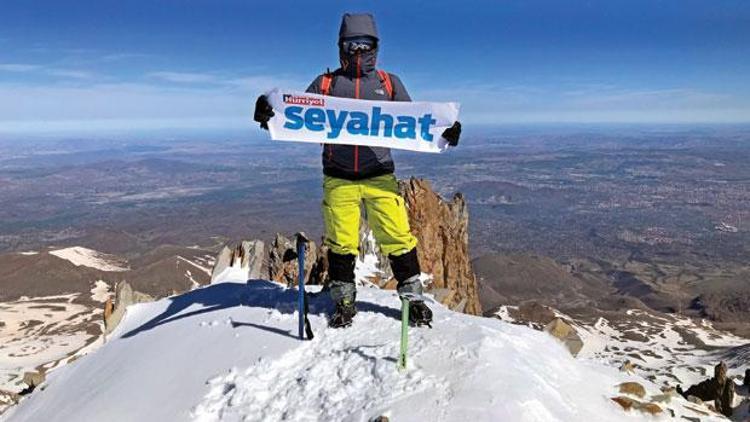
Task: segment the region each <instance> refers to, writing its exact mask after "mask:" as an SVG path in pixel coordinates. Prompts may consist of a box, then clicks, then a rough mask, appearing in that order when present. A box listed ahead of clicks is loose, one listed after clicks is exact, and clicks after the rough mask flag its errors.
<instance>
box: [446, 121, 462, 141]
mask: <svg viewBox="0 0 750 422" xmlns="http://www.w3.org/2000/svg"><path fill="white" fill-rule="evenodd" d="M460 137H461V122H453V126H451V127H449V128H448V129H445V130H444V131H443V138H445V140H446V141H448V145H450V146H452V147H455V146H456V145H458V138H460Z"/></svg>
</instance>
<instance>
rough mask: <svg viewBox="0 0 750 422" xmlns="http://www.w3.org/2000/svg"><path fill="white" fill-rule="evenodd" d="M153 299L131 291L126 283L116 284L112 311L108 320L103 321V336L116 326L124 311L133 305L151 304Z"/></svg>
mask: <svg viewBox="0 0 750 422" xmlns="http://www.w3.org/2000/svg"><path fill="white" fill-rule="evenodd" d="M153 300H154V298H153V297H151V296H149V295H147V294H145V293H141V292H137V291H135V290H133V288H132V287H131V286H130V284H129V283H128V282H127V281H121V282H120V283H117V286H116V287H115V303H114V309H113V310H112V312H111V313H110V314H109V318H105V320H104V334H109V333H111V332H112V331H113V330H114V329H115V327H117V324H119V323H120V321H121V320H122V317H123V316H124V315H125V309H126V308H127V307H128V306H130V305H133V304H136V303H142V302H151V301H153Z"/></svg>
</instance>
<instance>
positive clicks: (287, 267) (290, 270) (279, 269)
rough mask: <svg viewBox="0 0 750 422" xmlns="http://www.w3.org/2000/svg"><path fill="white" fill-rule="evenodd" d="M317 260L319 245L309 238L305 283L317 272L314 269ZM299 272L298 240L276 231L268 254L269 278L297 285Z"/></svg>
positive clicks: (306, 250) (306, 252)
mask: <svg viewBox="0 0 750 422" xmlns="http://www.w3.org/2000/svg"><path fill="white" fill-rule="evenodd" d="M317 261H318V247H317V245H316V244H315V242H314V241H312V240H308V242H307V246H306V248H305V283H308V282H309V281H310V277H311V274H313V273H314V272H316V271H314V270H315V267H316V265H317ZM298 274H299V273H298V270H297V245H296V241H294V240H290V239H288V238H286V237H284V236H283V235H281V234H279V233H276V238H275V239H274V240H273V243H272V244H271V250H270V251H269V255H268V276H269V278H270V279H271V280H273V281H276V282H279V283H284V284H286V285H287V286H296V285H297V280H298Z"/></svg>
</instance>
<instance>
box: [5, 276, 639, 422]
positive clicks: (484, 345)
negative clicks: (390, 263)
mask: <svg viewBox="0 0 750 422" xmlns="http://www.w3.org/2000/svg"><path fill="white" fill-rule="evenodd" d="M230 273H231V272H227V275H229V274H230ZM317 291H318V288H317V286H311V289H310V293H311V294H310V296H311V297H310V313H311V315H310V317H311V318H310V319H311V323H312V326H313V330H314V332H315V334H316V337H315V339H314V340H312V341H300V340H298V339H297V338H296V329H297V315H296V311H295V306H296V305H295V301H296V296H297V295H296V291H295V290H294V289H288V288H286V287H285V286H282V285H280V284H277V283H273V282H268V281H263V280H253V281H249V282H244V281H243V282H224V283H217V284H212V285H209V286H205V287H201V288H198V289H195V290H193V291H190V292H188V293H185V294H183V295H180V296H174V297H171V298H167V299H164V300H160V301H157V302H153V303H148V304H139V305H134V306H131V307H130V308H128V311H127V314H126V316H125V318H124V319H123V322H122V323H121V324H120V326H119V327H118V328H117V329H116V330H115V332H114V333H113V334H112V336H111V337H110V338H109V339H108V341H107V343H106V344H105V345H104V346H102V347H101V348H99V349H98V350H96V351H94V352H92V353H90V354H89V355H87V356H84V357H82V358H80V359H79V360H77V361H75V362H73V363H71V364H69V365H67V366H65V367H62V368H60V369H59V370H56V371H53V372H52V373H51V374H50V376H49V378H48V382H47V386H46V388H44V389H43V390H41V391H37V392H35V393H34V394H32V395H31V396H30V397H29V398H28V399H26V400H24V401H23V402H22V403H21V404H20V406H19V407H17V408H16V409H14V410H12V411H11V412H10V413H9V414H7V415H6V416H7V421H10V422H14V421H25V420H71V421H73V420H75V421H83V422H85V421H99V420H105V419H106V420H109V421H119V420H122V421H132V420H139V421H159V422H162V421H165V420H170V421H171V420H191V419H192V420H196V421H201V422H203V421H218V420H222V421H240V420H242V421H267V420H290V421H298V420H303V421H318V420H320V421H324V420H336V421H366V420H369V419H370V418H373V417H376V416H380V415H388V416H390V417H391V419H392V420H397V421H399V422H400V421H424V420H434V421H466V420H470V421H472V422H481V421H496V420H517V421H578V420H607V421H618V420H631V419H632V418H633V417H638V416H637V415H633V414H627V413H624V412H623V411H622V410H621V409H620V408H619V406H618V405H616V404H615V403H613V402H612V401H611V400H610V399H609V397H612V396H614V395H615V393H616V392H615V389H616V386H617V384H619V382H622V381H624V380H625V379H626V378H627V377H628V376H627V375H625V374H622V373H620V372H618V371H617V370H616V369H614V368H611V367H606V366H603V365H600V364H595V363H591V362H585V361H583V362H582V361H577V360H575V359H574V358H573V357H571V356H570V355H569V353H568V352H567V351H566V350H565V349H564V347H563V346H562V345H561V344H559V343H557V342H556V341H555V340H554V339H552V338H551V337H549V336H548V335H547V334H545V333H542V332H537V331H533V330H529V329H528V328H525V327H520V326H514V325H511V324H508V323H505V322H503V321H500V320H497V319H490V318H481V317H474V316H469V315H464V314H458V313H454V312H452V311H450V310H448V309H447V308H445V307H443V306H442V305H440V304H438V303H431V307H432V308H433V310H434V313H435V323H434V327H435V328H434V329H427V328H419V329H417V328H413V329H411V331H410V349H409V356H410V361H409V367H408V369H407V371H406V372H403V373H400V372H398V371H397V369H396V356H397V351H398V339H399V327H400V322H399V317H400V311H399V301H398V298H397V296H396V295H395V293H394V292H393V291H385V290H380V289H377V288H374V287H369V288H368V287H364V288H360V289H359V292H358V300H357V304H358V309H359V313H358V314H357V316H356V317H355V320H354V325H353V326H352V327H351V328H349V329H346V330H335V329H330V328H328V327H327V319H326V314H327V313H328V312H329V311H330V310H331V303H330V301H329V299H328V297H327V296H326V295H324V294H322V295H316V292H317ZM92 380H102V382H96V384H95V385H94V384H92Z"/></svg>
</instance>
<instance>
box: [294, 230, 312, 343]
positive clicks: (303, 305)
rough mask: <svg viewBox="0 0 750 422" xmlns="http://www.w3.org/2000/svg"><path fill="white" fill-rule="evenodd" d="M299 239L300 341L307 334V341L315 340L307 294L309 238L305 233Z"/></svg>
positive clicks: (298, 305) (299, 234) (300, 234)
mask: <svg viewBox="0 0 750 422" xmlns="http://www.w3.org/2000/svg"><path fill="white" fill-rule="evenodd" d="M296 237H297V273H298V274H299V281H298V283H297V291H298V295H297V307H298V310H299V312H298V313H299V339H300V340H304V339H305V334H307V339H308V340H312V339H313V331H312V326H311V325H310V320H309V319H308V318H307V309H308V308H307V294H306V292H305V249H306V248H307V242H308V239H307V236H305V233H304V232H299V233H297V234H296Z"/></svg>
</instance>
